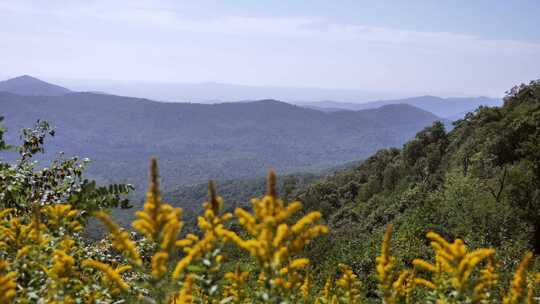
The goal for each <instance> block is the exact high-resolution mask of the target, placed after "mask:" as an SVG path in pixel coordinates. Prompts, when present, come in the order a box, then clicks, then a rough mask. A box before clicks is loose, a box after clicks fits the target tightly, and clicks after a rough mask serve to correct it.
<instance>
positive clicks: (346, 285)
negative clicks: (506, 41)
mask: <svg viewBox="0 0 540 304" xmlns="http://www.w3.org/2000/svg"><path fill="white" fill-rule="evenodd" d="M339 268H340V270H341V272H342V275H341V277H340V278H339V279H338V280H337V281H336V285H337V286H338V287H339V291H340V292H341V293H342V297H343V298H344V299H345V301H346V303H349V304H353V303H360V302H359V301H360V281H359V280H358V276H357V275H356V274H355V273H354V272H353V271H352V269H351V268H350V267H349V266H347V265H345V264H339Z"/></svg>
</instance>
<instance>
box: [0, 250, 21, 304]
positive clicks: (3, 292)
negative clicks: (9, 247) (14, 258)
mask: <svg viewBox="0 0 540 304" xmlns="http://www.w3.org/2000/svg"><path fill="white" fill-rule="evenodd" d="M8 267H9V265H8V263H7V262H6V261H4V260H0V303H2V304H3V303H6V304H7V303H12V300H13V298H15V295H16V290H17V280H16V277H17V274H16V272H14V271H11V272H7V273H5V274H2V272H5V271H7V269H8Z"/></svg>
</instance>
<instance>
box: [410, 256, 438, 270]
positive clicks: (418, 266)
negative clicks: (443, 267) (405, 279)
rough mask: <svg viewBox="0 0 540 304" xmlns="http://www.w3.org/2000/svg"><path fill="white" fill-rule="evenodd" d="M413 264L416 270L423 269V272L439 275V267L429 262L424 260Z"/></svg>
mask: <svg viewBox="0 0 540 304" xmlns="http://www.w3.org/2000/svg"><path fill="white" fill-rule="evenodd" d="M412 264H413V266H414V267H415V269H421V270H426V271H429V272H432V273H437V267H435V266H434V265H433V264H431V263H429V262H427V261H424V260H422V259H414V260H413V261H412Z"/></svg>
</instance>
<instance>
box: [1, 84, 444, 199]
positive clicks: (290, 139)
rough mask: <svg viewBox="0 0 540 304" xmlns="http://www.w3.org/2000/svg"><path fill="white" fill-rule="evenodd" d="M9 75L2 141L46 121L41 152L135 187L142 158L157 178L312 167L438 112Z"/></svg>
mask: <svg viewBox="0 0 540 304" xmlns="http://www.w3.org/2000/svg"><path fill="white" fill-rule="evenodd" d="M16 80H17V81H13V80H11V81H9V82H10V83H11V85H12V86H11V88H13V87H16V88H17V90H11V92H1V93H0V108H1V109H2V110H1V113H0V115H1V116H5V117H6V120H5V123H6V125H7V127H8V129H9V131H10V132H8V135H9V136H10V137H11V138H10V137H9V136H8V139H11V140H17V133H16V132H15V130H18V129H20V128H22V127H29V126H31V125H32V124H33V123H34V122H35V121H36V120H37V119H45V120H48V121H50V122H51V123H52V125H53V126H55V127H56V129H57V136H56V137H55V138H54V139H53V140H51V141H50V143H49V144H48V145H47V148H48V152H49V153H57V152H59V151H63V152H65V153H66V155H80V156H83V157H90V158H91V159H92V160H93V164H92V165H91V167H90V170H89V172H90V173H91V174H92V177H93V178H96V179H97V180H98V181H102V182H129V183H133V184H135V185H136V186H140V187H139V189H141V188H143V187H142V186H143V185H144V184H145V183H146V176H141V174H140V172H145V171H146V167H147V162H148V159H149V158H150V157H151V156H157V157H158V158H159V159H160V164H161V166H162V178H163V182H164V185H165V186H167V185H168V186H176V185H185V184H192V183H198V182H201V181H204V180H206V179H207V178H209V177H211V178H215V179H222V178H225V177H226V178H228V179H231V178H247V177H253V176H261V175H263V174H264V173H265V171H266V170H267V169H268V168H270V167H273V168H275V169H276V170H278V171H280V172H298V171H309V170H318V169H322V168H328V167H331V166H336V165H340V164H342V163H344V162H347V161H354V160H359V159H363V158H365V157H367V156H368V155H370V154H372V153H373V152H375V151H376V150H378V149H380V148H384V147H392V146H400V145H402V144H403V143H404V142H405V141H406V140H407V139H409V138H411V137H412V136H414V134H415V133H416V132H417V131H418V130H420V129H422V128H423V127H425V126H427V125H430V124H431V123H432V122H433V121H435V120H437V119H438V117H437V116H436V115H434V114H432V113H430V112H427V111H425V110H422V109H419V108H417V107H414V106H411V105H407V104H397V105H386V106H383V107H380V108H377V109H369V110H361V111H339V112H333V113H326V112H323V111H318V110H314V109H308V108H305V107H300V106H296V105H291V104H288V103H285V102H281V101H277V100H259V101H252V102H242V103H220V104H197V103H165V102H156V101H151V100H148V99H140V98H130V97H121V96H114V95H107V94H101V93H88V92H86V93H80V92H79V93H77V92H70V91H69V90H67V89H64V90H56V91H55V95H54V96H51V95H52V93H51V92H53V91H54V90H52V88H55V89H56V86H54V85H51V86H52V88H47V87H43V83H42V82H40V81H37V80H32V79H30V80H32V81H30V83H31V84H32V83H33V84H36V85H30V86H29V87H27V89H24V86H23V85H22V84H21V83H27V81H28V80H29V79H28V77H22V78H18V79H16ZM13 83H15V85H13ZM2 85H3V87H4V88H6V86H5V82H4V83H3V84H2ZM27 86H28V84H27ZM8 88H9V87H8ZM38 89H39V90H38ZM40 90H41V91H40ZM26 92H29V93H26ZM14 93H16V94H14ZM23 93H24V95H23ZM61 93H63V94H61ZM38 94H39V96H38ZM47 94H48V96H45V95H47ZM112 177H114V179H113V178H112Z"/></svg>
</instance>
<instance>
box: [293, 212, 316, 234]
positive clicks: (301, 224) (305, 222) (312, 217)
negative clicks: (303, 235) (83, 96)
mask: <svg viewBox="0 0 540 304" xmlns="http://www.w3.org/2000/svg"><path fill="white" fill-rule="evenodd" d="M320 218H321V213H320V212H317V211H314V212H310V213H309V214H307V215H305V216H304V217H303V218H301V219H300V220H299V221H298V222H296V224H294V225H293V226H292V227H291V231H292V233H295V234H298V233H300V232H302V231H303V230H304V229H305V228H306V227H308V226H309V225H311V224H313V223H314V222H316V221H318V220H319V219H320Z"/></svg>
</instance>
